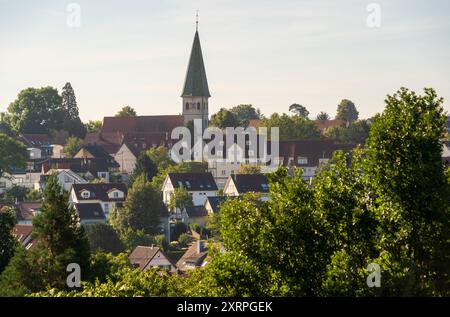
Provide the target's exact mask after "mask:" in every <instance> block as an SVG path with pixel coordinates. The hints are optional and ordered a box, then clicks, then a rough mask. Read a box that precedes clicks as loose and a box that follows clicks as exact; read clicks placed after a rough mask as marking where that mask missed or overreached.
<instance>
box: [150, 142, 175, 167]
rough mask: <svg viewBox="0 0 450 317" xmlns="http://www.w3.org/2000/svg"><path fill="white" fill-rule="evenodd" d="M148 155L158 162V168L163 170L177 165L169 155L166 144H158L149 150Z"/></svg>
mask: <svg viewBox="0 0 450 317" xmlns="http://www.w3.org/2000/svg"><path fill="white" fill-rule="evenodd" d="M147 155H148V157H149V158H150V160H152V162H153V163H155V164H156V167H157V170H158V171H162V170H165V169H167V168H168V167H169V166H174V165H176V164H175V162H174V161H172V159H171V158H170V156H169V150H168V149H167V148H166V147H165V146H158V147H156V148H151V149H149V150H148V151H147Z"/></svg>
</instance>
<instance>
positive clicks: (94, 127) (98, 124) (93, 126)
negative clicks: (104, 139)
mask: <svg viewBox="0 0 450 317" xmlns="http://www.w3.org/2000/svg"><path fill="white" fill-rule="evenodd" d="M102 124H103V123H102V121H101V120H89V122H88V123H86V130H87V132H88V133H96V132H100V130H101V129H102Z"/></svg>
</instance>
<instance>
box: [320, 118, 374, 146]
mask: <svg viewBox="0 0 450 317" xmlns="http://www.w3.org/2000/svg"><path fill="white" fill-rule="evenodd" d="M369 132H370V126H369V125H368V124H367V121H366V120H357V121H355V122H353V123H351V124H349V125H348V126H336V127H331V128H329V129H327V130H326V132H325V136H326V137H327V138H329V139H333V140H336V141H339V142H342V143H357V144H364V143H365V142H366V139H367V138H368V137H369Z"/></svg>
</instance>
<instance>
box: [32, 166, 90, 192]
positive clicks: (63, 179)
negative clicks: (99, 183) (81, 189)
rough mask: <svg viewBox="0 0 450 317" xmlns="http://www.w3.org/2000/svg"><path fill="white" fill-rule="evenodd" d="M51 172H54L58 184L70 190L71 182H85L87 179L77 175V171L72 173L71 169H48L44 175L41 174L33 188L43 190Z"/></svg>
mask: <svg viewBox="0 0 450 317" xmlns="http://www.w3.org/2000/svg"><path fill="white" fill-rule="evenodd" d="M52 173H56V177H57V178H58V184H59V185H60V186H61V187H62V188H63V189H64V190H65V191H70V190H71V189H72V185H73V184H86V183H87V181H86V180H85V179H84V178H83V177H81V176H80V175H78V174H77V173H74V172H73V171H71V170H50V171H48V172H47V173H46V174H45V175H42V176H41V178H40V181H39V182H37V183H35V186H34V189H35V190H40V191H42V190H44V188H45V182H46V180H47V178H48V176H50V175H51V174H52Z"/></svg>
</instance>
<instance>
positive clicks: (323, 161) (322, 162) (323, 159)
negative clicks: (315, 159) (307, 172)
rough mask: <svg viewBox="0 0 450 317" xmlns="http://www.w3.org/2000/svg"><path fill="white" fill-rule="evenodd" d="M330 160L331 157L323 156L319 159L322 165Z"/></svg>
mask: <svg viewBox="0 0 450 317" xmlns="http://www.w3.org/2000/svg"><path fill="white" fill-rule="evenodd" d="M328 161H329V159H326V158H321V159H319V165H322V164H327V163H328Z"/></svg>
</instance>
